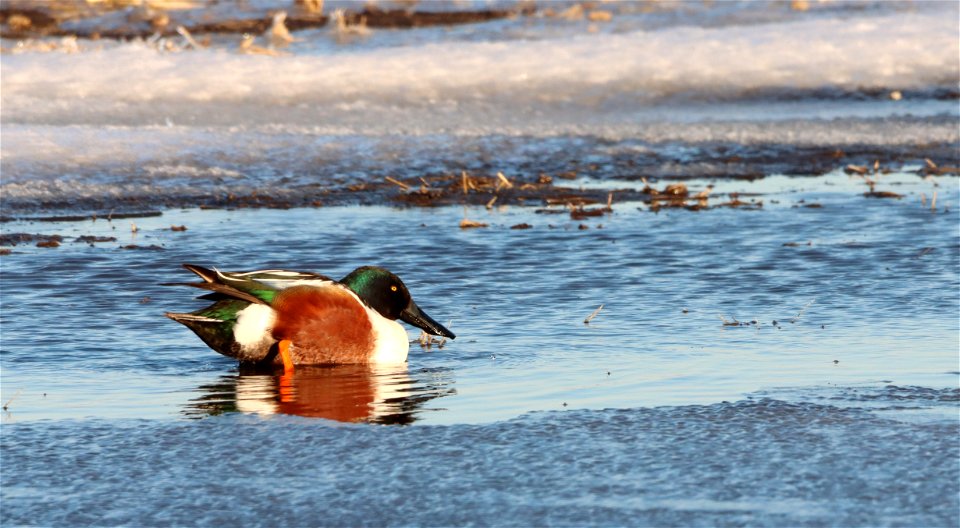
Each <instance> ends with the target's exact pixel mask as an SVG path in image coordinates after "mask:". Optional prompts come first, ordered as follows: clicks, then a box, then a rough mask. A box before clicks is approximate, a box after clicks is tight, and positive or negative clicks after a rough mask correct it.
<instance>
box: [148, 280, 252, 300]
mask: <svg viewBox="0 0 960 528" xmlns="http://www.w3.org/2000/svg"><path fill="white" fill-rule="evenodd" d="M163 285H164V286H190V287H192V288H200V289H201V290H210V291H212V292H214V293H215V294H219V295H222V296H224V297H229V298H231V299H239V300H241V301H247V302H248V303H251V304H267V305H269V303H267V301H265V300H263V299H261V298H259V297H257V296H256V295H253V294H250V293H247V292H245V291H241V290H238V289H236V288H234V287H232V286H228V285H226V284H218V283H216V282H168V283H164V284H163ZM208 295H211V294H207V295H204V296H202V297H201V298H208V297H207V296H208Z"/></svg>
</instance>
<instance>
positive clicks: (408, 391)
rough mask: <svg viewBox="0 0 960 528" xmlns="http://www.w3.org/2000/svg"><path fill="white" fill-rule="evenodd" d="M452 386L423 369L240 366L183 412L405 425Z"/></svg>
mask: <svg viewBox="0 0 960 528" xmlns="http://www.w3.org/2000/svg"><path fill="white" fill-rule="evenodd" d="M452 384H453V379H452V376H451V371H449V370H445V369H441V370H437V369H432V370H427V369H423V370H418V371H417V372H416V373H415V375H414V377H411V375H410V372H409V370H408V367H407V365H406V364H402V365H387V366H378V365H332V366H311V367H298V368H297V370H296V371H294V372H292V373H289V374H278V373H275V372H273V371H271V370H266V371H265V370H263V369H262V368H257V367H248V366H245V365H241V366H240V370H239V372H238V373H237V374H235V375H229V376H223V377H222V378H221V380H220V381H219V382H217V383H214V384H210V385H203V386H201V387H199V389H198V391H199V392H201V393H203V395H202V396H201V397H200V398H197V399H194V400H192V401H191V402H190V403H189V404H188V405H187V409H186V410H185V411H184V412H185V413H186V414H187V415H188V416H192V417H201V416H206V415H216V414H221V413H224V412H243V413H255V414H293V415H297V416H306V417H310V418H326V419H328V420H336V421H338V422H367V423H379V424H409V423H412V422H414V421H416V419H417V416H418V415H419V413H421V412H423V411H424V410H425V409H423V405H424V404H425V403H426V402H428V401H430V400H432V399H434V398H438V397H441V396H446V395H450V394H456V390H455V389H453V388H452V387H451V385H452Z"/></svg>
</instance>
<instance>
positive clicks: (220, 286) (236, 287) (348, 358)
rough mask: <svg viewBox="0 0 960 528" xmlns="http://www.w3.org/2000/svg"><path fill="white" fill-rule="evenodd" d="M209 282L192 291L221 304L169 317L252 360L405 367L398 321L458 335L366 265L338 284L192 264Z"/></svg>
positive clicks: (405, 344) (288, 365) (304, 275)
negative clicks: (199, 292)
mask: <svg viewBox="0 0 960 528" xmlns="http://www.w3.org/2000/svg"><path fill="white" fill-rule="evenodd" d="M183 267H185V268H187V269H188V270H190V271H192V272H194V273H196V274H197V275H198V276H200V278H201V279H203V282H198V283H172V284H170V285H175V286H179V285H183V286H192V287H195V288H200V289H204V290H209V291H211V292H212V293H208V294H206V295H202V296H201V297H200V298H201V299H208V300H212V301H214V303H213V304H212V305H210V306H208V307H206V308H203V309H201V310H197V311H195V312H190V313H171V312H168V313H167V314H166V316H167V317H169V318H171V319H173V320H174V321H177V322H179V323H182V324H184V325H186V326H187V328H189V329H191V330H193V331H194V333H196V334H197V335H198V336H199V337H200V339H202V340H203V342H204V343H206V344H207V346H209V347H210V348H212V349H214V350H216V351H217V352H219V353H221V354H223V355H225V356H228V357H232V358H236V359H238V360H240V361H241V362H244V363H258V364H268V365H270V364H272V365H280V364H282V365H283V366H284V369H285V370H286V371H288V372H289V371H292V370H293V368H294V366H295V365H320V364H350V363H354V364H356V363H379V364H391V363H394V364H395V363H403V362H405V361H406V360H407V353H408V352H409V348H410V342H409V340H408V339H407V332H406V330H404V329H403V327H402V326H400V324H399V323H397V322H396V320H397V319H400V320H401V321H404V322H407V323H409V324H411V325H413V326H416V327H418V328H422V329H423V330H425V331H426V332H429V333H431V334H434V335H439V336H444V337H449V338H450V339H453V338H455V337H456V336H455V335H454V334H453V332H451V331H450V330H447V329H446V328H445V327H444V326H443V325H441V324H440V323H438V322H436V321H434V320H433V319H432V318H431V317H430V316H428V315H427V314H425V313H424V312H423V311H422V310H420V308H419V307H418V306H417V304H416V303H415V302H413V299H412V298H411V297H410V292H409V291H407V287H406V286H404V284H403V281H401V280H400V278H399V277H397V276H396V275H394V274H393V273H391V272H389V271H387V270H385V269H383V268H378V267H375V266H364V267H361V268H357V269H355V270H353V271H352V272H351V273H350V274H349V275H347V276H346V277H344V278H343V279H341V280H340V281H335V280H333V279H331V278H329V277H326V276H324V275H318V274H316V273H308V272H302V271H287V270H260V271H248V272H224V271H218V270H211V269H207V268H204V267H201V266H195V265H192V264H184V265H183Z"/></svg>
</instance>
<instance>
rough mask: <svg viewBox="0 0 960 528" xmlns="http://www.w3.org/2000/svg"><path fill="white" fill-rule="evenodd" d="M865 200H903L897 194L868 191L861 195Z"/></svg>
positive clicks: (900, 195) (901, 196)
mask: <svg viewBox="0 0 960 528" xmlns="http://www.w3.org/2000/svg"><path fill="white" fill-rule="evenodd" d="M863 195H864V196H866V197H867V198H897V199H900V198H903V195H902V194H897V193H895V192H891V191H869V192H865V193H863Z"/></svg>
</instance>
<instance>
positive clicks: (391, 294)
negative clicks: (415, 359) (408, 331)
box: [340, 266, 457, 339]
mask: <svg viewBox="0 0 960 528" xmlns="http://www.w3.org/2000/svg"><path fill="white" fill-rule="evenodd" d="M340 284H343V285H344V286H346V287H347V288H350V290H351V291H353V293H356V294H357V297H360V299H362V300H363V302H365V303H367V305H369V306H370V307H371V308H373V309H374V310H376V311H377V312H379V313H380V315H382V316H384V317H386V318H387V319H390V320H396V319H400V320H401V321H404V322H406V323H409V324H412V325H413V326H416V327H417V328H422V329H423V330H424V331H426V332H428V333H430V334H433V335H438V336H443V337H449V338H450V339H453V338H455V337H457V336H455V335H454V334H453V332H451V331H450V330H447V329H446V328H445V327H444V326H443V325H441V324H440V323H438V322H436V321H434V320H433V318H431V317H430V316H429V315H427V314H425V313H424V312H423V311H422V310H421V309H420V307H418V306H417V303H415V302H413V298H412V297H411V296H410V292H409V291H407V287H406V286H404V285H403V281H401V280H400V277H397V276H396V275H394V274H393V273H391V272H390V271H388V270H385V269H383V268H379V267H376V266H364V267H362V268H357V269H355V270H353V271H352V272H350V274H349V275H347V276H346V277H344V278H343V279H341V280H340Z"/></svg>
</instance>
